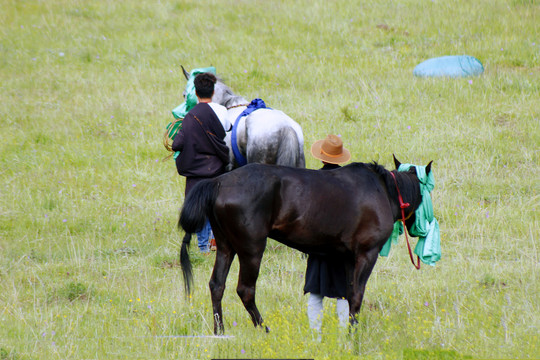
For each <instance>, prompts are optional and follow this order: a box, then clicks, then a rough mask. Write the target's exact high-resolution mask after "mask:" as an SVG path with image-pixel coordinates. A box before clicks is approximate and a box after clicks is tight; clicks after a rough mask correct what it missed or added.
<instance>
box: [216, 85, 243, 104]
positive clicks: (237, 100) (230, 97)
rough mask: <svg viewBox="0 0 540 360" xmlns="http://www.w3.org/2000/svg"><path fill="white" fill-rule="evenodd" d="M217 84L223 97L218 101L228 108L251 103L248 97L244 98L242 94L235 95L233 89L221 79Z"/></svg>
mask: <svg viewBox="0 0 540 360" xmlns="http://www.w3.org/2000/svg"><path fill="white" fill-rule="evenodd" d="M216 86H217V87H218V88H219V91H220V92H221V93H222V95H221V99H219V101H218V102H219V104H220V105H223V106H225V107H226V108H228V109H230V108H233V107H236V106H238V105H243V104H245V105H247V104H249V102H248V101H247V100H246V99H244V98H243V97H242V96H240V95H235V94H234V93H233V92H232V90H231V89H230V88H229V87H228V86H227V85H225V84H224V83H222V82H221V81H219V82H218V83H217V84H216Z"/></svg>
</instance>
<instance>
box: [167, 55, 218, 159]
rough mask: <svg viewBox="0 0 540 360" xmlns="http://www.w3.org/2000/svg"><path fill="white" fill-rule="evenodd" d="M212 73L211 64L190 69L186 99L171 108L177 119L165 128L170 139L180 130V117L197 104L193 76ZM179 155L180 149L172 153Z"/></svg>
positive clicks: (175, 155)
mask: <svg viewBox="0 0 540 360" xmlns="http://www.w3.org/2000/svg"><path fill="white" fill-rule="evenodd" d="M207 72H209V73H212V74H214V75H215V74H216V68H215V67H213V66H210V67H206V68H197V69H193V70H191V73H190V75H189V79H188V82H187V85H186V89H185V90H184V94H185V97H186V101H184V102H183V103H181V104H180V105H178V106H177V107H175V108H174V109H173V110H172V114H173V116H174V118H175V119H177V120H176V121H175V122H171V123H170V124H169V125H168V126H167V129H168V130H169V137H170V138H171V139H174V135H176V133H177V132H178V130H180V127H181V126H182V119H183V118H184V116H186V114H187V113H188V112H189V111H190V110H191V109H193V107H194V106H195V105H197V94H196V93H195V84H194V82H193V81H194V80H195V77H196V76H197V75H199V74H202V73H207ZM178 155H180V151H177V152H175V153H174V158H175V159H176V158H177V157H178Z"/></svg>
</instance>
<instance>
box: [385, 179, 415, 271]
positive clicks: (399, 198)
mask: <svg viewBox="0 0 540 360" xmlns="http://www.w3.org/2000/svg"><path fill="white" fill-rule="evenodd" d="M390 175H392V178H394V183H395V184H396V190H397V193H398V200H399V207H400V209H401V219H400V221H401V222H402V223H403V232H404V233H405V239H406V240H407V248H408V249H409V257H410V258H411V263H412V264H413V266H414V267H415V268H416V269H417V270H419V269H420V256H418V255H416V256H417V264H415V263H414V258H413V254H412V250H411V245H410V244H409V237H408V236H407V226H406V225H405V220H407V219H408V217H407V218H405V209H406V208H408V207H409V206H411V204H409V203H406V202H403V197H402V196H401V192H400V191H399V187H398V184H397V180H396V175H394V173H393V172H391V171H390ZM411 215H412V213H411V214H409V216H411Z"/></svg>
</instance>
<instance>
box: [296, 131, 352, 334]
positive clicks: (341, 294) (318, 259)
mask: <svg viewBox="0 0 540 360" xmlns="http://www.w3.org/2000/svg"><path fill="white" fill-rule="evenodd" d="M311 155H313V157H315V158H316V159H319V160H321V161H322V163H323V167H322V168H321V170H332V169H336V168H339V167H340V165H339V164H343V163H346V162H347V161H349V160H350V159H351V153H350V152H349V150H347V149H345V148H344V147H343V142H342V141H341V138H340V137H339V136H336V135H328V136H327V137H326V138H325V139H323V140H319V141H316V142H315V143H314V144H313V145H312V146H311ZM307 293H309V298H308V304H307V305H308V306H307V314H308V319H309V325H310V327H311V328H312V329H314V330H316V331H317V332H320V331H321V325H322V314H323V298H325V297H327V298H335V299H337V304H336V311H337V316H338V320H339V324H340V325H341V326H343V327H345V326H347V324H348V320H349V303H348V301H347V300H346V299H345V296H346V293H347V281H346V272H345V266H344V263H343V259H341V258H340V257H338V256H336V255H316V254H312V255H309V256H308V259H307V268H306V282H305V285H304V294H307Z"/></svg>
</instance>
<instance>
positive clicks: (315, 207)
mask: <svg viewBox="0 0 540 360" xmlns="http://www.w3.org/2000/svg"><path fill="white" fill-rule="evenodd" d="M217 179H219V185H220V191H219V196H218V197H217V199H216V203H215V207H214V212H215V214H216V216H217V217H218V218H220V222H221V223H222V224H224V226H225V227H226V232H227V233H228V234H229V235H230V236H233V237H238V236H240V237H246V238H247V237H253V235H254V236H255V237H259V238H266V237H267V236H268V237H271V238H273V239H275V240H278V241H280V242H283V243H284V244H286V245H288V246H292V247H295V248H297V249H300V250H303V251H310V250H313V251H321V252H324V251H328V250H338V251H351V250H354V248H356V247H358V246H370V244H368V242H370V241H371V239H372V238H373V237H377V236H378V237H380V238H382V237H386V238H387V237H388V236H389V235H390V233H391V231H392V226H393V220H392V215H391V209H390V204H389V201H388V197H387V195H386V191H385V189H384V185H383V184H382V183H381V181H380V180H379V179H378V176H377V175H376V174H375V173H373V172H372V171H369V169H368V168H367V167H362V166H355V167H344V168H340V169H336V170H329V171H319V170H309V169H298V168H291V167H283V166H273V165H264V164H248V165H247V166H244V167H242V168H240V169H237V170H235V171H233V172H230V173H228V174H225V175H222V176H220V177H219V178H217ZM360 229H361V230H362V231H361V233H360V232H359V230H360ZM381 232H382V235H380V234H381ZM377 234H378V235H377ZM381 246H382V244H381Z"/></svg>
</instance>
